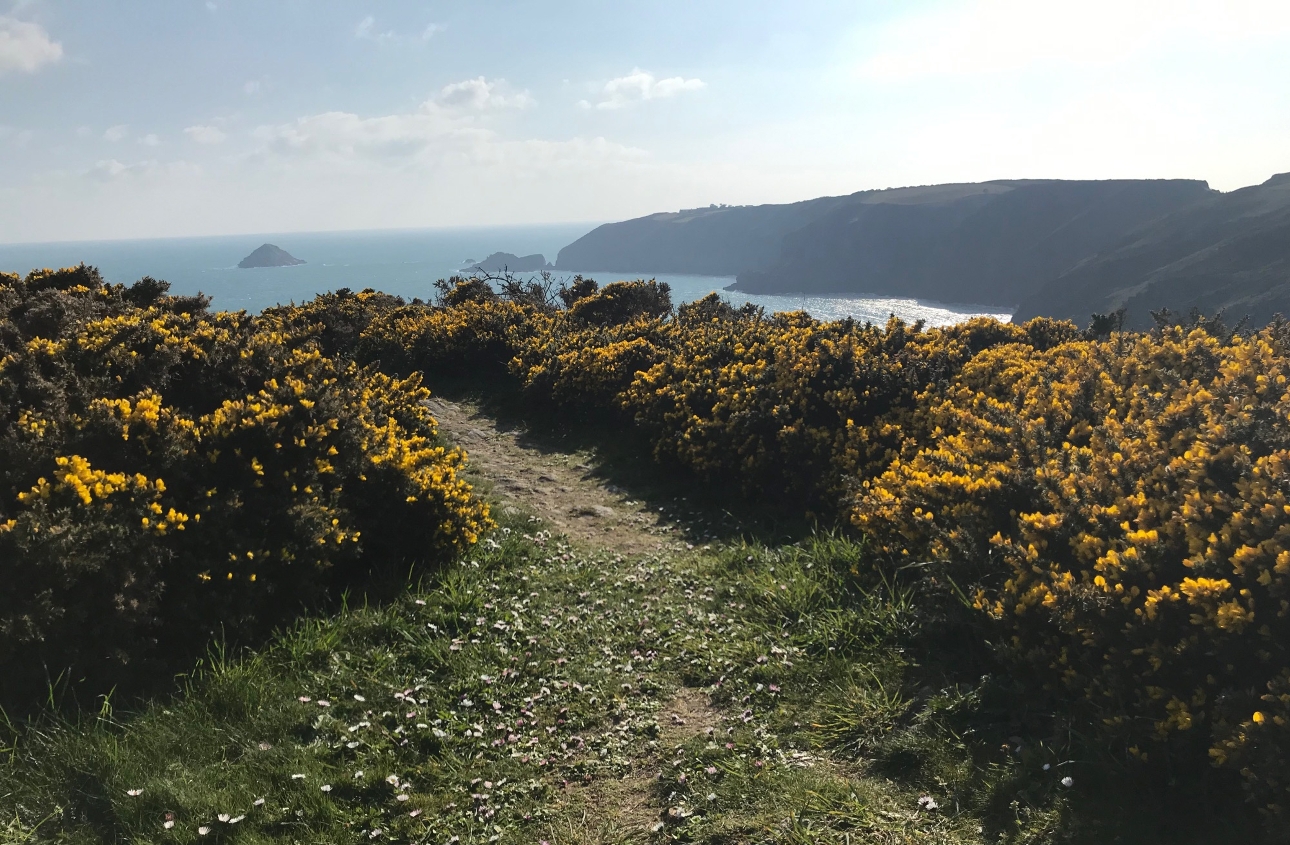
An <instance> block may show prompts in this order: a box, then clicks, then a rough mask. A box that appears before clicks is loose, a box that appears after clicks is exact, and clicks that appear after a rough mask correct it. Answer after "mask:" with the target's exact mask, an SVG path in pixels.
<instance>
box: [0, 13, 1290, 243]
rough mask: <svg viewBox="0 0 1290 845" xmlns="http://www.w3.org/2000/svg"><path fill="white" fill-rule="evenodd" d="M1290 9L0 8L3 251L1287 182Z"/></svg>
mask: <svg viewBox="0 0 1290 845" xmlns="http://www.w3.org/2000/svg"><path fill="white" fill-rule="evenodd" d="M1287 81H1290V2H1286V0H1228V2H1188V0H1159V2H1157V1H1156V0H1083V1H1082V2H1080V3H1067V2H1064V3H1057V2H1049V0H1022V1H1021V2H1018V0H982V2H966V0H957V1H956V0H945V2H909V1H908V0H907V2H890V1H888V2H862V0H850V2H833V1H832V0H793V2H757V0H737V2H735V1H734V0H731V2H727V1H726V0H683V1H678V2H674V1H673V0H653V2H633V1H632V0H614V2H610V0H597V2H591V0H560V2H545V3H540V2H520V0H515V2H504V1H503V0H474V2H470V3H462V2H454V3H448V2H402V0H366V2H361V0H211V2H207V0H114V2H110V3H108V2H103V0H18V2H14V0H0V242H14V241H30V240H68V239H82V238H120V237H149V236H167V235H188V234H221V233H238V232H266V231H293V230H318V229H353V228H387V227H416V226H448V225H475V224H488V223H498V224H506V223H530V222H556V221H595V220H609V219H621V218H625V217H630V216H636V215H640V214H645V213H649V212H652V211H659V210H667V209H676V208H681V207H688V206H694V205H707V204H708V203H714V202H716V203H732V204H742V203H760V202H784V201H791V200H797V199H806V198H809V197H814V196H819V195H822V194H842V193H850V192H852V191H856V190H861V189H865V188H877V187H889V186H897V185H907V184H926V183H933V182H947V181H975V180H981V179H992V178H1008V177H1065V178H1101V177H1190V178H1200V179H1208V180H1209V181H1210V184H1212V185H1213V186H1214V187H1217V188H1221V189H1223V190H1230V189H1233V188H1237V187H1240V186H1243V185H1248V184H1253V183H1256V182H1261V181H1263V180H1264V179H1266V178H1267V177H1268V176H1270V175H1271V174H1273V173H1275V172H1279V171H1287V170H1290V85H1287Z"/></svg>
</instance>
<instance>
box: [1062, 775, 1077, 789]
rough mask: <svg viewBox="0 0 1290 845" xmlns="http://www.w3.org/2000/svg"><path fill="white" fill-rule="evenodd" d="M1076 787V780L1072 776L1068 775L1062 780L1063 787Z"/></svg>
mask: <svg viewBox="0 0 1290 845" xmlns="http://www.w3.org/2000/svg"><path fill="white" fill-rule="evenodd" d="M1074 785H1075V778H1073V777H1071V776H1070V775H1067V776H1066V777H1064V778H1062V786H1068V787H1069V786H1074Z"/></svg>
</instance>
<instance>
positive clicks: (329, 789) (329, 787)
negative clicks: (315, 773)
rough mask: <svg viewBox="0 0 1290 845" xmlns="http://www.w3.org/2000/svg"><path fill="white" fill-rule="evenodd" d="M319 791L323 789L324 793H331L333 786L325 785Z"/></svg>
mask: <svg viewBox="0 0 1290 845" xmlns="http://www.w3.org/2000/svg"><path fill="white" fill-rule="evenodd" d="M319 789H321V790H322V791H323V792H331V784H330V783H324V784H323V785H322V786H321V787H319Z"/></svg>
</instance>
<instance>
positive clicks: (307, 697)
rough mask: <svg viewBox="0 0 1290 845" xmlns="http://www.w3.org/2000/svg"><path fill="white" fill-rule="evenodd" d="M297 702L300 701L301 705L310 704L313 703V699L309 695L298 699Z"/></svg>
mask: <svg viewBox="0 0 1290 845" xmlns="http://www.w3.org/2000/svg"><path fill="white" fill-rule="evenodd" d="M296 701H299V702H300V703H301V704H308V703H309V702H311V701H313V699H312V698H310V697H309V696H307V695H302V696H300V697H299V698H297V699H296Z"/></svg>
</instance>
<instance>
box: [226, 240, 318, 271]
mask: <svg viewBox="0 0 1290 845" xmlns="http://www.w3.org/2000/svg"><path fill="white" fill-rule="evenodd" d="M304 263H305V262H303V261H301V260H300V259H299V258H296V257H295V256H294V255H292V254H291V253H289V252H287V251H286V250H285V249H282V248H280V247H276V246H274V245H273V244H265V245H264V246H262V247H260V248H259V249H257V250H256V251H255V252H253V253H251V254H250V255H248V256H247V257H246V258H243V259H242V260H241V261H239V262H238V264H237V266H238V267H241V268H242V269H243V270H246V269H249V268H252V267H294V266H295V265H297V264H304Z"/></svg>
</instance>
